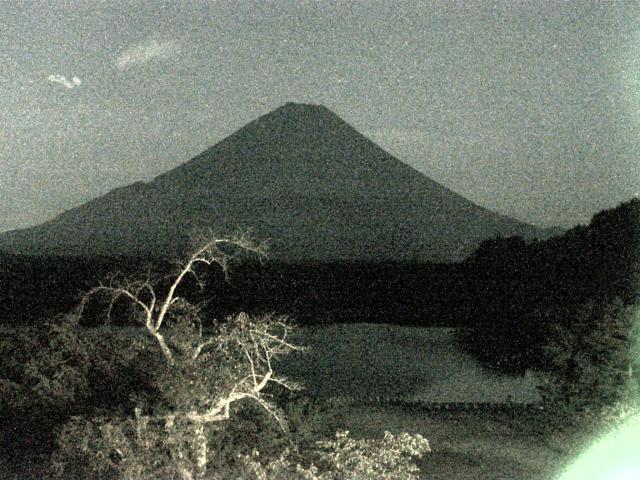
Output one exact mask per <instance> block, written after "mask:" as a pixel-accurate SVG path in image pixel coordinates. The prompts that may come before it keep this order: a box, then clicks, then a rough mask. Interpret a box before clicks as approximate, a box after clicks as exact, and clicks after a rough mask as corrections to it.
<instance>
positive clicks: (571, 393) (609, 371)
mask: <svg viewBox="0 0 640 480" xmlns="http://www.w3.org/2000/svg"><path fill="white" fill-rule="evenodd" d="M637 313H638V312H637V307H635V306H626V305H624V304H623V302H622V300H620V299H619V298H615V299H614V300H613V301H611V302H610V303H607V304H601V303H595V302H588V303H586V304H584V305H582V306H581V307H579V308H578V309H576V310H575V312H574V313H573V315H571V316H570V317H569V318H566V319H564V321H563V322H562V323H558V324H556V325H553V327H552V334H551V335H550V336H549V340H548V343H547V345H546V346H545V348H544V360H545V365H546V368H545V370H544V371H543V372H540V373H539V376H540V378H541V380H542V385H541V386H540V393H541V395H542V397H543V399H544V401H545V403H546V404H547V408H552V409H554V410H556V411H558V412H559V413H562V414H565V415H567V416H569V417H575V416H581V415H582V416H584V415H587V416H589V415H598V414H599V412H601V411H602V410H603V409H604V408H606V407H611V406H612V405H616V404H617V403H619V402H626V401H632V400H635V399H637V396H638V392H639V386H640V356H639V355H638V340H639V338H640V322H638V320H637V318H636V317H637Z"/></svg>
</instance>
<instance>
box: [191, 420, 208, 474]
mask: <svg viewBox="0 0 640 480" xmlns="http://www.w3.org/2000/svg"><path fill="white" fill-rule="evenodd" d="M194 433H195V435H194V439H193V443H194V445H193V450H194V452H193V453H194V457H195V461H196V477H197V478H204V476H205V475H206V473H207V455H208V453H209V447H208V445H207V436H206V435H205V433H204V424H203V423H197V424H196V425H195V427H194Z"/></svg>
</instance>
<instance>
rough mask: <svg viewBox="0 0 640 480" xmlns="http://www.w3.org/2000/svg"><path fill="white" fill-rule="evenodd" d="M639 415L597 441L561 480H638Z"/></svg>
mask: <svg viewBox="0 0 640 480" xmlns="http://www.w3.org/2000/svg"><path fill="white" fill-rule="evenodd" d="M639 479H640V414H636V415H634V416H633V417H631V419H630V420H629V421H628V422H627V423H625V424H624V425H623V426H622V427H621V428H620V429H618V430H615V431H613V432H611V433H609V434H607V435H605V436H604V437H603V438H602V439H600V440H598V441H597V442H596V443H595V445H593V446H592V447H591V448H590V449H589V450H587V452H585V453H584V455H582V456H581V457H580V458H579V459H578V461H577V462H576V463H574V464H573V465H572V466H571V467H570V468H569V469H568V470H567V472H566V473H565V474H564V475H562V476H561V477H560V479H559V480H639Z"/></svg>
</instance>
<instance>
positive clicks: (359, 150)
mask: <svg viewBox="0 0 640 480" xmlns="http://www.w3.org/2000/svg"><path fill="white" fill-rule="evenodd" d="M202 227H211V228H213V229H214V230H215V231H217V232H220V233H229V232H233V231H237V230H238V229H247V228H249V229H251V230H252V231H253V236H254V237H256V238H259V239H268V241H269V245H270V257H271V258H275V259H279V260H290V261H301V260H398V261H407V260H419V261H424V260H430V261H452V260H459V259H461V258H463V257H465V256H466V255H468V254H469V253H470V252H471V251H473V249H475V248H476V247H477V245H478V244H479V243H480V242H481V241H482V240H484V239H487V238H491V237H495V236H497V235H501V236H512V235H519V236H522V237H523V238H526V239H531V238H534V237H539V238H543V237H547V236H549V235H548V233H547V232H545V231H544V230H542V229H538V228H536V227H534V226H532V225H528V224H524V223H521V222H518V221H516V220H514V219H512V218H508V217H506V216H502V215H498V214H496V213H493V212H491V211H489V210H486V209H484V208H481V207H479V206H478V205H475V204H474V203H472V202H470V201H468V200H466V199H464V198H463V197H461V196H459V195H457V194H455V193H454V192H452V191H450V190H448V189H447V188H445V187H443V186H442V185H440V184H438V183H436V182H434V181H432V180H430V179H429V178H427V177H426V176H424V175H423V174H421V173H419V172H418V171H416V170H414V169H413V168H411V167H409V166H408V165H406V164H404V163H402V162H401V161H399V160H397V159H396V158H394V157H393V156H391V155H390V154H388V153H387V152H385V151H384V150H382V149H381V148H379V147H378V146H377V145H376V144H374V143H373V142H372V141H370V140H369V139H367V138H366V137H364V136H363V135H361V134H360V133H358V132H357V131H356V130H355V129H354V128H352V127H351V126H350V125H348V124H347V123H346V122H344V121H343V120H342V119H340V118H339V117H338V116H337V115H335V114H334V113H333V112H331V111H330V110H328V109H327V108H325V107H323V106H316V105H302V104H293V103H287V104H286V105H284V106H282V107H280V108H278V109H276V110H274V111H273V112H271V113H269V114H267V115H264V116H262V117H260V118H258V119H256V120H254V121H253V122H250V123H249V124H247V125H246V126H244V127H243V128H241V129H240V130H238V131H236V132H235V133H234V134H232V135H230V136H229V137H227V138H226V139H224V140H222V141H221V142H219V143H218V144H216V145H215V146H213V147H211V148H209V149H208V150H206V151H204V152H202V153H201V154H200V155H198V156H196V157H195V158H193V159H191V160H190V161H188V162H186V163H184V164H183V165H180V166H179V167H177V168H175V169H173V170H171V171H169V172H167V173H165V174H163V175H160V176H158V177H156V178H155V179H154V180H152V181H150V182H148V183H143V182H138V183H134V184H132V185H129V186H127V187H123V188H118V189H115V190H113V191H111V192H110V193H108V194H106V195H104V196H102V197H100V198H97V199H94V200H92V201H90V202H87V203H85V204H84V205H81V206H79V207H77V208H74V209H71V210H69V211H66V212H64V213H63V214H61V215H59V216H58V217H56V218H54V219H53V220H51V221H49V222H46V223H44V224H42V225H39V226H37V227H33V228H28V229H24V230H16V231H12V232H7V233H5V234H3V235H0V250H4V251H5V252H7V253H24V254H37V255H40V254H54V255H57V254H77V255H94V254H103V255H111V254H167V253H168V252H174V251H175V250H176V248H179V247H180V246H181V245H182V243H183V242H184V241H185V240H186V238H187V237H188V235H189V232H191V231H192V230H193V229H194V228H202Z"/></svg>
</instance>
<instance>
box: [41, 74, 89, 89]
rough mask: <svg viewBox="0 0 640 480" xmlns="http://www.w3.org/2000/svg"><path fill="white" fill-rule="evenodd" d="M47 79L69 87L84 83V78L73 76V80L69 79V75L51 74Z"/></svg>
mask: <svg viewBox="0 0 640 480" xmlns="http://www.w3.org/2000/svg"><path fill="white" fill-rule="evenodd" d="M47 80H49V81H50V82H54V83H59V84H60V85H64V86H65V87H67V88H68V89H73V88H75V87H77V86H80V85H82V80H80V79H79V78H78V77H73V78H72V79H71V80H67V77H65V76H64V75H49V77H47Z"/></svg>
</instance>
